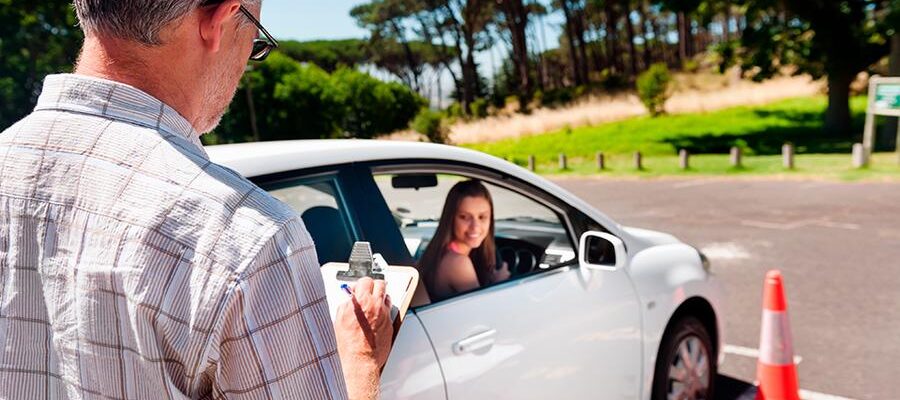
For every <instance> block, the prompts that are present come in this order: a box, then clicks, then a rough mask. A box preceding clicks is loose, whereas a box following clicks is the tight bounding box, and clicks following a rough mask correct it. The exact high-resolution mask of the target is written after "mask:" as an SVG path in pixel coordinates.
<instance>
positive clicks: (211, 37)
mask: <svg viewBox="0 0 900 400" xmlns="http://www.w3.org/2000/svg"><path fill="white" fill-rule="evenodd" d="M240 11H241V1H240V0H225V1H223V2H222V3H220V4H217V5H214V6H208V7H202V8H200V10H199V12H200V20H199V23H200V39H201V40H202V41H203V47H204V48H205V49H206V50H208V51H209V52H211V53H216V52H218V51H219V48H220V47H221V45H222V36H224V34H225V27H226V26H227V25H228V23H229V22H231V20H232V19H233V18H234V16H235V15H237V14H238V13H240Z"/></svg>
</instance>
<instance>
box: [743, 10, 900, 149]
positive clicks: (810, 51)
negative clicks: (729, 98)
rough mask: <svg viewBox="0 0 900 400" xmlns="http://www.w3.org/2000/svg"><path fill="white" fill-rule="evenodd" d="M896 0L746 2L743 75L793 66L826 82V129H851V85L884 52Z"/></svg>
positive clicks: (761, 74) (766, 74)
mask: <svg viewBox="0 0 900 400" xmlns="http://www.w3.org/2000/svg"><path fill="white" fill-rule="evenodd" d="M897 3H898V1H897V0H880V1H876V0H843V1H832V0H783V1H782V2H775V1H773V0H745V4H746V6H747V7H748V11H747V18H748V26H747V28H746V30H745V32H744V34H743V37H742V45H743V46H744V47H745V51H746V55H745V58H744V61H743V65H742V67H743V69H744V71H749V70H751V69H753V70H758V72H757V73H755V75H754V76H753V78H754V79H756V80H763V79H767V78H770V77H772V76H775V75H776V74H778V73H780V72H781V69H782V67H784V66H787V65H794V66H796V67H797V71H796V72H797V73H807V74H810V75H811V76H813V77H814V78H820V77H826V78H827V80H828V108H827V110H826V112H825V131H826V132H827V133H829V134H832V135H847V134H850V130H851V126H850V125H851V117H850V84H851V83H852V81H853V79H854V78H855V77H856V75H857V74H858V73H860V72H862V71H864V70H866V69H867V68H869V66H871V65H872V64H873V63H875V62H876V61H878V60H880V59H881V58H883V57H885V56H886V55H888V53H889V43H888V39H887V38H888V37H889V34H888V33H889V32H892V31H893V30H895V29H896V25H893V24H892V23H891V21H894V18H896V14H897V13H898V12H900V7H897V6H898V4H897Z"/></svg>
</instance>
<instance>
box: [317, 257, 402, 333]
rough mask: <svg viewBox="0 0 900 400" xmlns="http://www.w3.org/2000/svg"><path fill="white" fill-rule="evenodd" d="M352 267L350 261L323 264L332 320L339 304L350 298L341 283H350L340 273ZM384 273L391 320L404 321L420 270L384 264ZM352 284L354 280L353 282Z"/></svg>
mask: <svg viewBox="0 0 900 400" xmlns="http://www.w3.org/2000/svg"><path fill="white" fill-rule="evenodd" d="M349 269H350V264H349V263H334V262H332V263H328V264H325V265H323V266H322V268H321V269H320V271H321V272H322V281H324V282H325V297H326V299H327V300H328V312H329V315H330V316H331V320H332V321H334V319H335V318H334V317H335V315H336V314H337V309H338V306H340V305H341V304H344V303H346V302H347V301H349V300H350V296H349V295H348V294H347V293H346V292H344V290H343V289H341V284H343V283H348V281H347V280H345V279H339V278H338V274H339V273H346V272H347V271H348V270H349ZM380 272H381V273H382V274H384V280H385V284H386V285H385V286H386V288H385V291H386V292H387V294H388V295H390V296H391V320H393V321H394V324H395V325H396V324H399V323H401V322H403V318H404V317H405V316H406V312H407V311H408V310H409V305H410V302H411V301H412V298H413V294H414V293H415V291H416V286H417V285H418V284H419V270H417V269H415V268H413V267H403V266H392V265H389V266H384V267H382V268H381V271H380ZM351 285H352V282H351Z"/></svg>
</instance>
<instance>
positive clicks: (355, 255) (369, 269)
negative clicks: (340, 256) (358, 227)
mask: <svg viewBox="0 0 900 400" xmlns="http://www.w3.org/2000/svg"><path fill="white" fill-rule="evenodd" d="M348 264H349V265H350V268H349V269H347V270H346V271H338V273H337V279H338V280H341V281H355V280H358V279H361V278H366V277H369V278H372V279H381V280H384V274H383V273H382V271H381V267H380V266H379V265H378V263H376V262H375V258H374V257H372V245H371V244H369V242H356V243H354V244H353V250H352V251H350V261H348Z"/></svg>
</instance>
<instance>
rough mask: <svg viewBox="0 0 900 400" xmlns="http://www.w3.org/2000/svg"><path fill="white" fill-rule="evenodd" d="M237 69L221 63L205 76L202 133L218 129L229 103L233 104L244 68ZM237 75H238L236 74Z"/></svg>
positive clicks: (199, 130)
mask: <svg viewBox="0 0 900 400" xmlns="http://www.w3.org/2000/svg"><path fill="white" fill-rule="evenodd" d="M234 70H235V69H233V68H230V66H224V65H222V64H220V66H219V67H217V68H213V70H211V71H210V72H209V73H208V74H207V75H206V78H205V81H206V83H205V85H204V86H205V87H206V90H205V91H204V92H205V93H204V96H203V98H204V105H203V112H204V113H205V114H204V116H203V118H202V119H201V121H202V122H201V124H200V128H202V129H198V130H197V131H198V132H200V134H201V135H205V134H207V133H210V132H212V131H213V129H216V127H217V126H219V123H221V122H222V117H224V116H225V112H226V111H228V105H229V104H231V101H232V99H234V96H235V94H237V89H238V83H239V82H240V80H241V76H243V69H240V70H238V71H240V72H239V73H235V72H233V71H234ZM235 75H236V76H235Z"/></svg>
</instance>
